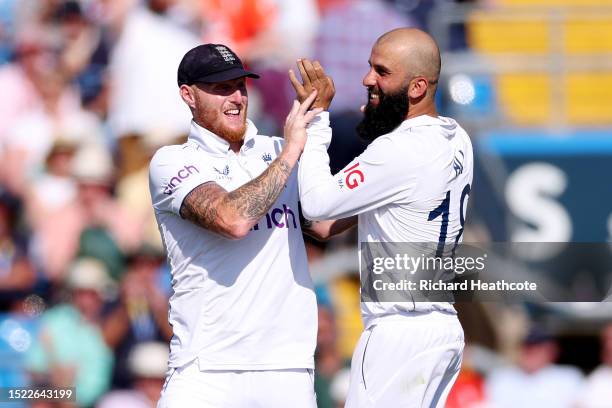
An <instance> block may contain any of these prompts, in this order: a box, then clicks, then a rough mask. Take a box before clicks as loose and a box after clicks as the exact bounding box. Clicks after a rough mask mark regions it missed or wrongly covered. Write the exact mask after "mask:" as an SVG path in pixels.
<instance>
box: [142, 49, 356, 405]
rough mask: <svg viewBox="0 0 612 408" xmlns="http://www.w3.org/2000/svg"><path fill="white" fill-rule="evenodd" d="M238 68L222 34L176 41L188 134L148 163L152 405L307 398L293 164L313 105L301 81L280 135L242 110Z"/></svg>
mask: <svg viewBox="0 0 612 408" xmlns="http://www.w3.org/2000/svg"><path fill="white" fill-rule="evenodd" d="M247 77H250V78H258V75H256V74H254V73H252V72H250V71H247V70H245V69H244V66H243V65H242V62H241V61H240V59H239V58H238V56H237V55H236V54H234V52H232V50H230V49H229V48H227V47H226V46H224V45H219V44H205V45H200V46H198V47H196V48H194V49H192V50H190V51H189V52H187V54H186V55H185V56H184V57H183V60H182V61H181V63H180V65H179V69H178V85H179V88H180V94H181V97H182V99H183V101H184V102H185V103H186V104H187V106H188V107H189V109H190V110H191V112H192V115H193V121H192V124H191V131H190V134H189V138H188V140H187V142H186V143H185V144H183V145H176V146H166V147H163V148H161V149H159V150H158V151H157V153H156V154H155V156H154V157H153V159H152V161H151V164H150V172H149V184H150V191H151V197H152V200H153V207H154V210H155V215H156V218H157V223H158V225H159V229H160V233H161V235H162V239H163V241H164V245H165V248H166V250H167V252H168V260H169V264H170V266H171V268H172V285H173V290H174V294H173V295H172V297H171V299H170V313H169V320H170V323H171V325H172V327H173V331H174V336H173V338H172V340H171V342H170V361H169V366H170V370H169V372H168V375H167V378H166V383H165V385H164V388H163V390H162V397H161V399H160V402H159V404H158V407H160V408H166V407H169V408H173V407H181V408H183V407H196V406H197V407H250V406H260V407H315V406H316V401H315V395H314V391H313V371H312V370H313V368H314V363H313V356H314V348H315V343H316V334H317V308H316V300H315V295H314V292H313V289H312V282H311V279H310V276H309V274H308V270H307V261H306V253H305V250H304V242H303V239H302V229H301V226H300V219H299V212H298V186H297V175H296V171H295V167H297V166H296V164H297V160H298V158H299V156H300V155H301V153H302V150H303V148H304V144H305V143H306V132H305V126H306V124H307V123H308V122H310V121H311V120H312V119H313V117H314V116H315V115H316V114H317V113H319V112H320V111H321V109H319V108H317V109H313V110H311V111H308V109H309V108H310V107H311V105H313V102H314V101H315V97H316V93H312V94H311V95H310V96H309V97H308V99H306V100H305V101H304V102H303V103H302V104H301V105H300V104H299V103H298V102H297V101H295V102H294V105H293V108H292V110H291V112H290V113H289V116H288V117H287V122H286V124H285V132H284V133H285V138H284V139H282V138H279V137H270V136H263V135H260V134H259V133H258V131H257V128H255V126H254V125H253V123H252V122H251V121H250V120H248V119H247V106H248V95H247V88H246V78H247ZM315 106H316V103H315V104H314V105H313V107H315ZM348 225H349V224H348V223H346V222H344V223H336V224H334V223H333V222H321V223H318V224H316V225H314V226H313V227H311V228H312V229H311V231H310V232H311V233H313V234H314V235H318V236H319V237H325V236H328V235H330V233H331V232H339V231H340V230H341V229H343V228H344V227H346V226H348Z"/></svg>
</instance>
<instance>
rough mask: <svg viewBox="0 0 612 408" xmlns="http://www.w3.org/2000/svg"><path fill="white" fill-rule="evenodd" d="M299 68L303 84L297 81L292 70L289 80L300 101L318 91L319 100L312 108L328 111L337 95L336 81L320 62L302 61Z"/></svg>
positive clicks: (298, 63) (316, 100)
mask: <svg viewBox="0 0 612 408" xmlns="http://www.w3.org/2000/svg"><path fill="white" fill-rule="evenodd" d="M297 66H298V69H299V70H300V75H301V77H302V82H300V81H299V80H298V79H297V77H296V75H295V73H294V72H293V70H291V69H290V70H289V80H290V81H291V85H293V88H294V89H295V92H296V95H297V99H298V101H299V102H303V101H304V100H306V98H307V97H308V95H310V93H311V92H312V90H314V89H316V90H317V98H316V99H315V101H314V103H313V105H312V107H313V108H322V109H323V110H328V109H329V105H330V104H331V101H332V99H333V98H334V95H335V94H336V88H335V87H334V81H333V80H332V79H331V77H330V76H328V75H326V74H325V70H324V69H323V67H322V66H321V64H320V63H319V61H314V62H311V61H310V60H309V59H300V60H298V61H297Z"/></svg>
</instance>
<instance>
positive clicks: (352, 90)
mask: <svg viewBox="0 0 612 408" xmlns="http://www.w3.org/2000/svg"><path fill="white" fill-rule="evenodd" d="M324 5H325V8H324V9H323V10H322V17H321V24H320V28H319V34H318V36H317V39H316V46H315V56H316V58H317V59H318V60H319V61H320V62H321V65H322V66H324V67H325V71H326V72H327V74H328V75H329V76H330V77H332V78H333V79H334V85H335V87H336V96H335V97H334V101H333V103H332V104H331V106H330V114H331V117H330V121H331V122H332V123H334V138H333V140H332V142H331V145H330V147H329V157H330V168H331V172H332V173H333V174H335V173H336V172H337V171H339V170H340V169H342V168H343V167H344V166H345V165H346V164H347V163H348V162H349V161H350V160H352V159H353V158H354V157H357V156H358V155H359V154H360V153H361V152H362V151H363V150H364V149H365V147H366V144H365V143H363V142H362V143H359V140H358V139H356V137H355V128H356V127H357V124H358V123H359V121H360V120H361V118H362V117H363V114H362V113H361V112H360V111H359V108H360V105H361V104H362V103H363V86H362V85H361V82H362V79H363V73H364V72H365V71H366V70H367V61H368V58H369V56H370V51H371V47H372V44H374V43H375V42H376V40H377V39H378V37H380V36H381V34H383V33H385V32H388V31H391V30H392V29H394V28H398V27H411V26H414V25H415V24H414V22H413V21H412V20H411V19H410V18H409V17H406V16H404V15H402V14H400V13H398V12H397V10H395V9H394V8H393V7H392V6H390V5H389V4H387V3H385V2H384V1H383V0H332V1H326V2H325V3H324Z"/></svg>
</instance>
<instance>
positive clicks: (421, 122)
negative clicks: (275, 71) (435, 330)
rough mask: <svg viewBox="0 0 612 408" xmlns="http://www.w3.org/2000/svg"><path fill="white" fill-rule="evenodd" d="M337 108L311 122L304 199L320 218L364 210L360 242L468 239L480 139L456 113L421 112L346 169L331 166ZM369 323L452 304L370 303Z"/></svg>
mask: <svg viewBox="0 0 612 408" xmlns="http://www.w3.org/2000/svg"><path fill="white" fill-rule="evenodd" d="M331 136H332V131H331V128H330V127H329V114H328V113H327V112H323V113H321V114H320V115H318V116H317V117H316V118H315V120H314V121H313V122H312V123H311V124H310V125H309V128H308V141H307V143H306V146H305V149H304V153H303V154H302V158H301V160H300V168H299V173H298V174H299V176H298V177H299V182H300V201H301V205H302V211H303V213H304V216H305V217H306V218H309V219H313V220H322V219H334V218H345V217H349V216H352V215H356V214H358V215H359V217H358V218H359V223H358V229H359V230H358V234H359V242H418V243H437V242H440V241H442V242H444V243H448V244H452V243H455V242H461V239H462V235H463V234H462V233H463V224H464V221H465V208H466V206H467V200H468V196H469V193H470V189H471V183H472V173H473V154H472V144H471V141H470V138H469V136H468V135H467V133H466V132H465V131H464V130H463V129H462V128H461V127H460V126H459V125H458V124H457V122H455V121H454V120H453V119H450V118H446V117H442V116H439V117H436V118H434V117H431V116H426V115H423V116H418V117H416V118H412V119H408V120H405V121H404V122H402V123H401V124H400V125H399V126H398V128H397V129H395V130H394V131H393V132H391V133H389V134H386V135H383V136H380V137H378V138H377V139H375V140H374V141H373V142H372V143H371V144H370V145H369V146H368V148H367V149H366V150H365V151H364V152H363V153H362V154H361V155H360V156H358V157H356V158H355V159H354V160H353V161H352V162H351V163H349V164H348V165H347V166H346V167H345V168H344V169H342V170H341V171H340V172H338V174H336V175H334V176H332V175H331V174H330V170H329V156H328V155H327V147H328V146H329V143H330V142H331ZM361 309H362V315H363V319H364V323H365V324H366V326H370V325H371V324H373V323H375V321H376V319H378V318H381V317H383V316H387V315H394V314H398V313H399V314H405V313H407V312H413V311H416V312H426V311H430V310H442V311H447V312H453V313H455V310H454V308H453V306H452V305H451V304H449V303H426V302H416V303H413V302H362V305H361Z"/></svg>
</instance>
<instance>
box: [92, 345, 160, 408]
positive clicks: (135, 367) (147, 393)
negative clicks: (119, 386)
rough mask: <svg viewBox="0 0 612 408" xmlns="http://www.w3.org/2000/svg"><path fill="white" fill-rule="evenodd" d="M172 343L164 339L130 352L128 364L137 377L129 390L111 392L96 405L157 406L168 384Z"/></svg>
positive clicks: (120, 407)
mask: <svg viewBox="0 0 612 408" xmlns="http://www.w3.org/2000/svg"><path fill="white" fill-rule="evenodd" d="M167 363H168V346H167V345H166V344H164V343H156V342H147V343H140V344H137V345H136V346H135V347H134V348H133V349H132V351H131V352H130V355H129V358H128V366H129V370H130V373H131V376H132V378H133V386H132V388H131V389H129V390H121V391H113V392H110V393H108V394H107V395H106V396H104V398H102V400H101V401H100V402H99V403H98V404H97V405H96V408H153V407H155V406H156V403H157V400H158V399H159V394H160V392H161V389H162V385H163V384H164V377H165V374H166V368H167Z"/></svg>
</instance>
